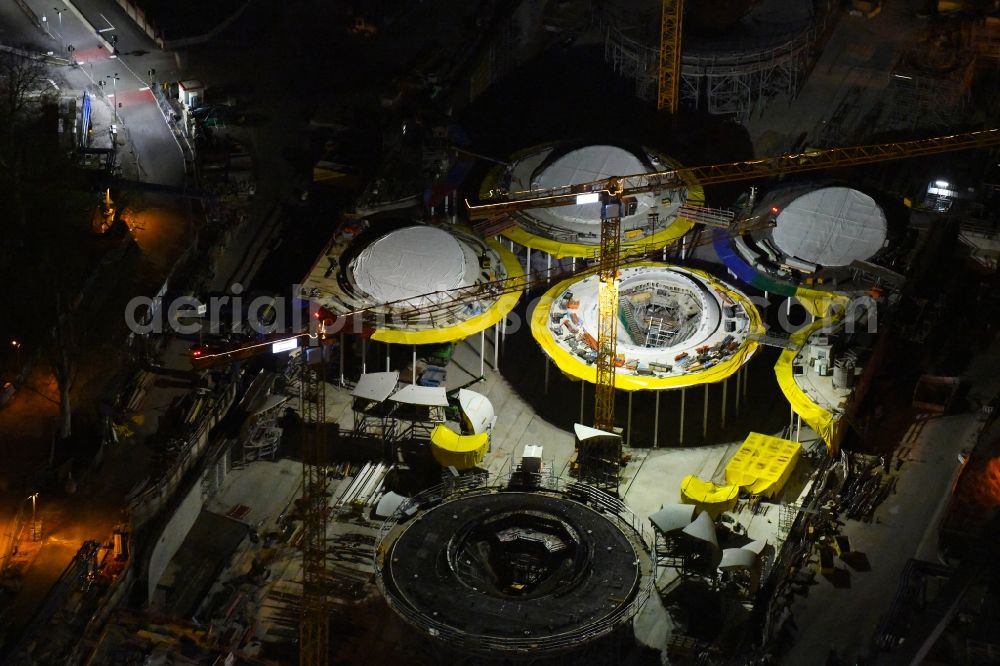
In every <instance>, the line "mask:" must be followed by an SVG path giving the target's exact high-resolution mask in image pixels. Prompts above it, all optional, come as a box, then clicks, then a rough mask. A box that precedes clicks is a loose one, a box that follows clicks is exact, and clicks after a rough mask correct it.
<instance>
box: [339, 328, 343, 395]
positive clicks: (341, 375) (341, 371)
mask: <svg viewBox="0 0 1000 666" xmlns="http://www.w3.org/2000/svg"><path fill="white" fill-rule="evenodd" d="M339 346H340V385H341V386H343V385H344V334H343V333H341V334H340V345H339Z"/></svg>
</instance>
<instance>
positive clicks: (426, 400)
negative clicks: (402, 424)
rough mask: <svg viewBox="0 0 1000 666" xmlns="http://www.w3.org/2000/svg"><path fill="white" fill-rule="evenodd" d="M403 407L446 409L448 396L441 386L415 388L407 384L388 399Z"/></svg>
mask: <svg viewBox="0 0 1000 666" xmlns="http://www.w3.org/2000/svg"><path fill="white" fill-rule="evenodd" d="M389 399H390V400H392V401H394V402H399V403H402V404H404V405H419V406H423V407H447V406H448V394H447V393H446V392H445V389H444V387H443V386H415V385H413V384H407V385H406V386H404V387H403V388H401V389H399V390H398V391H396V392H395V393H394V394H393V395H392V397H390V398H389Z"/></svg>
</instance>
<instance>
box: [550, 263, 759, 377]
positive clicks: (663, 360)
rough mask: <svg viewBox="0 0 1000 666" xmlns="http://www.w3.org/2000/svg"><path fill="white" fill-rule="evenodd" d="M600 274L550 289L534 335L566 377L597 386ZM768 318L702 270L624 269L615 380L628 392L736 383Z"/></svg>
mask: <svg viewBox="0 0 1000 666" xmlns="http://www.w3.org/2000/svg"><path fill="white" fill-rule="evenodd" d="M598 285H599V281H598V279H597V276H596V274H593V273H591V274H589V275H587V276H585V277H582V278H574V279H571V280H566V281H564V282H562V283H560V284H558V285H556V286H555V287H554V288H553V289H551V290H549V292H547V293H546V294H545V296H544V297H543V298H542V299H541V301H540V302H539V304H538V306H537V307H536V309H535V312H534V314H533V315H532V321H531V331H532V334H533V335H534V336H535V340H536V341H537V342H538V343H539V345H540V346H541V347H542V349H543V350H544V351H545V353H546V354H548V355H549V356H550V357H551V358H552V360H553V361H554V362H555V363H556V365H557V366H558V367H559V369H560V370H562V371H563V372H564V373H566V374H568V375H570V376H572V377H575V378H579V379H584V380H586V381H590V382H593V381H595V375H596V371H595V367H594V363H595V361H596V358H597V353H596V347H597V326H598V309H597V308H598V288H599V287H598ZM760 330H762V329H761V321H760V316H759V314H758V313H757V310H756V308H755V307H754V305H753V304H752V303H751V302H750V300H749V299H748V298H747V297H746V296H745V295H744V294H742V293H741V292H739V291H737V290H735V289H734V288H732V287H731V286H729V285H727V284H725V283H724V282H722V281H720V280H717V279H716V278H714V277H712V276H711V275H709V274H707V273H704V272H702V271H696V270H693V269H688V268H680V267H677V266H670V265H667V264H658V263H652V262H642V263H637V264H631V265H628V266H625V267H623V268H622V269H621V273H620V279H619V322H618V340H617V353H618V355H619V360H618V362H617V363H616V365H618V366H619V367H618V370H617V372H616V376H615V382H616V387H617V388H620V389H624V390H639V389H652V390H657V389H669V388H683V387H686V386H692V385H696V384H703V383H711V382H717V381H721V380H723V379H725V378H726V377H728V376H730V375H731V374H733V373H734V372H736V371H737V370H739V368H740V367H741V366H742V365H743V364H744V363H746V362H747V361H748V360H749V359H750V357H751V356H753V354H754V352H755V351H756V350H757V342H756V341H755V340H754V337H753V336H754V335H755V334H756V333H758V332H759V331H760Z"/></svg>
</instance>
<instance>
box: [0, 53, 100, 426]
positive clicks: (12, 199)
mask: <svg viewBox="0 0 1000 666" xmlns="http://www.w3.org/2000/svg"><path fill="white" fill-rule="evenodd" d="M43 86H46V77H45V67H44V65H43V64H42V63H40V62H38V61H35V60H33V59H31V58H28V57H25V56H21V55H18V54H16V53H11V52H3V53H0V182H2V184H3V187H4V189H5V191H6V192H7V193H8V195H9V200H8V202H7V203H8V205H9V207H10V214H9V215H7V216H0V220H4V221H3V222H0V224H2V225H3V226H4V228H2V229H0V284H3V285H4V289H5V290H7V292H8V293H7V295H6V300H7V302H8V303H9V305H10V307H11V312H12V313H14V316H15V317H16V320H17V325H18V327H19V328H20V330H22V331H23V332H24V333H23V334H22V335H21V337H24V338H25V339H26V341H27V342H28V343H29V344H31V345H32V346H34V347H36V348H38V349H40V350H41V351H42V356H43V358H45V359H46V360H47V362H48V364H49V366H50V368H51V371H52V374H53V376H54V378H55V380H56V383H57V385H58V389H59V411H60V418H59V432H58V434H59V436H60V437H61V438H66V437H69V436H70V435H71V433H72V405H71V401H70V391H71V389H72V387H73V382H74V379H75V370H76V363H75V359H76V351H77V344H76V327H75V326H74V302H75V300H76V297H77V295H78V293H79V289H80V284H81V283H82V281H83V279H84V277H85V275H84V274H83V273H82V271H81V270H80V269H81V267H82V263H81V257H80V256H79V255H80V254H81V253H80V251H79V248H80V243H79V236H78V234H79V233H80V231H81V229H80V227H81V224H80V222H81V221H84V222H89V220H88V219H86V216H85V212H84V211H85V206H83V205H82V203H81V202H82V198H81V197H86V194H85V192H84V188H83V187H82V185H81V183H80V181H79V178H78V176H77V172H76V170H75V168H74V165H73V162H72V160H71V159H70V157H69V155H67V154H66V153H65V152H64V151H63V150H62V149H61V148H60V147H59V145H58V138H57V137H58V133H57V126H56V122H57V121H56V113H55V111H56V109H58V105H57V103H56V100H55V99H54V98H53V97H52V96H51V95H49V94H47V93H46V92H45V91H44V89H43Z"/></svg>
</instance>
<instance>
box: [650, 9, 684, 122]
mask: <svg viewBox="0 0 1000 666" xmlns="http://www.w3.org/2000/svg"><path fill="white" fill-rule="evenodd" d="M662 2H663V6H662V8H661V14H660V59H659V71H658V72H657V74H658V77H657V87H656V108H657V109H658V110H660V111H669V112H670V113H671V115H676V114H677V107H678V106H679V105H680V84H681V27H682V25H683V20H684V0H662Z"/></svg>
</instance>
